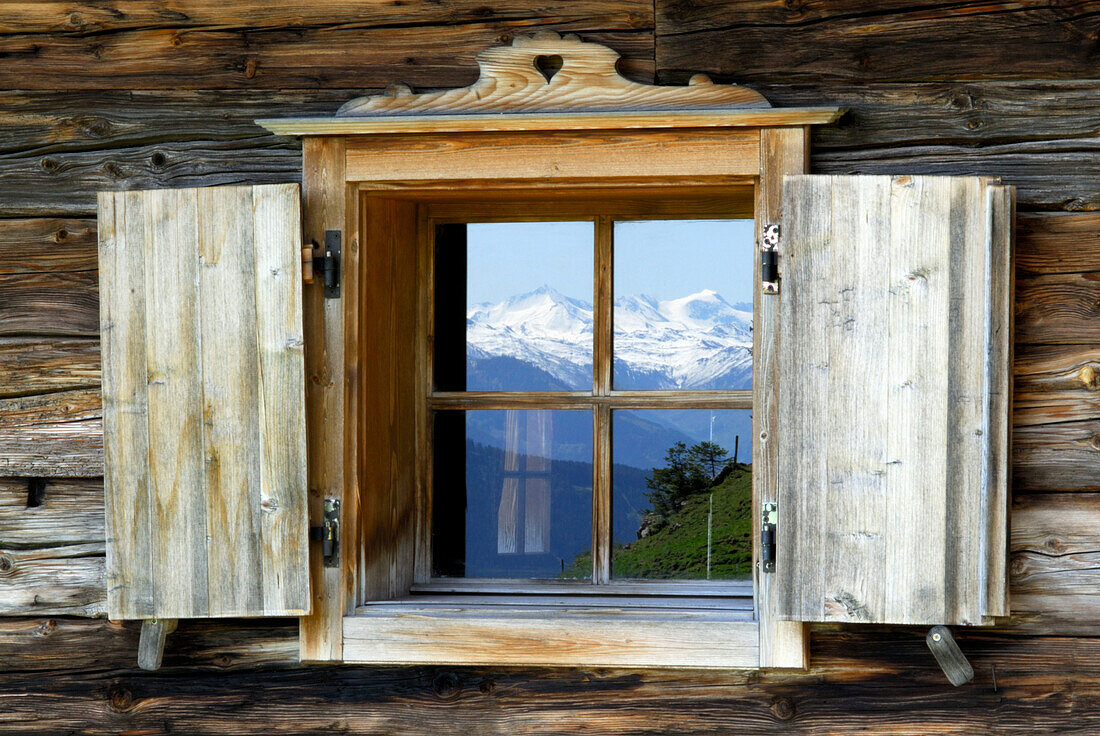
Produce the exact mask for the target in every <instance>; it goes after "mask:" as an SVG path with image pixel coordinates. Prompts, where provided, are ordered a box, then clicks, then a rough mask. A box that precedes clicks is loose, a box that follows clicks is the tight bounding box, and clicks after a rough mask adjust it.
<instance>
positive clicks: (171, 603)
mask: <svg viewBox="0 0 1100 736" xmlns="http://www.w3.org/2000/svg"><path fill="white" fill-rule="evenodd" d="M144 200H145V201H144V207H145V216H144V221H145V241H144V244H145V288H146V296H147V298H146V301H145V322H146V330H145V351H146V361H147V370H148V382H149V407H148V419H149V481H150V493H151V495H152V498H153V516H152V517H151V518H150V524H151V525H152V529H151V532H152V538H153V544H152V549H153V558H152V559H153V578H154V585H153V587H154V608H155V609H156V612H157V616H158V617H161V618H193V617H196V616H200V615H201V614H202V612H203V611H205V610H206V609H207V607H208V595H207V577H206V570H207V554H206V533H207V532H206V530H207V527H206V488H205V486H206V483H205V477H204V472H203V416H202V376H201V366H202V360H201V354H200V344H199V340H200V331H199V309H198V307H199V299H200V296H199V261H198V256H199V242H198V232H197V228H196V224H197V217H198V214H197V209H196V204H197V203H196V201H195V193H194V190H186V189H170V190H164V191H151V192H146V193H145V194H144Z"/></svg>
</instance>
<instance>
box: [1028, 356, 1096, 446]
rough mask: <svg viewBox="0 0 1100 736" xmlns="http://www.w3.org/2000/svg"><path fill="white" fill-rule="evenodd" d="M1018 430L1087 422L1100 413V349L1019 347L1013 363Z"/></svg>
mask: <svg viewBox="0 0 1100 736" xmlns="http://www.w3.org/2000/svg"><path fill="white" fill-rule="evenodd" d="M1013 373H1014V374H1015V381H1016V384H1015V385H1016V391H1015V395H1014V397H1013V401H1012V423H1013V424H1014V425H1015V426H1017V427H1024V426H1038V425H1044V424H1056V423H1059V422H1074V421H1087V420H1089V419H1092V418H1094V417H1096V416H1097V415H1098V414H1100V348H1098V347H1095V346H1093V345H1021V346H1019V347H1018V348H1017V349H1016V355H1015V360H1014V361H1013Z"/></svg>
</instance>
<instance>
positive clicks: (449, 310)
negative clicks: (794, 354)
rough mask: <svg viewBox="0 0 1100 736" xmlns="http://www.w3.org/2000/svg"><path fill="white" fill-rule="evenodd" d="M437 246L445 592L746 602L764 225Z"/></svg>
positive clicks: (623, 227) (479, 228)
mask: <svg viewBox="0 0 1100 736" xmlns="http://www.w3.org/2000/svg"><path fill="white" fill-rule="evenodd" d="M590 206H592V207H593V210H594V211H595V206H594V205H590ZM521 207H522V205H521ZM517 211H518V212H521V213H522V212H523V211H525V210H523V209H519V210H517ZM430 222H431V223H435V220H431V221H430ZM429 227H431V225H429ZM434 235H435V237H434V247H433V248H432V249H431V252H430V255H431V257H433V259H434V264H433V266H432V270H433V271H434V274H435V278H434V295H433V296H434V298H433V299H432V312H433V316H434V325H433V327H432V329H430V330H429V331H428V334H429V335H430V336H431V337H430V339H431V340H432V345H431V350H429V351H428V352H429V353H430V354H431V355H432V356H433V360H432V366H431V368H432V374H431V379H430V383H431V385H432V386H434V390H433V391H431V392H430V394H429V396H428V397H427V410H428V411H429V412H430V417H429V418H428V420H427V425H428V426H429V427H430V428H431V432H432V440H431V442H432V469H431V471H430V477H431V485H432V491H431V508H432V518H431V527H432V532H431V548H430V550H418V553H419V554H425V553H427V554H430V555H431V564H430V567H431V570H432V578H433V580H439V579H441V578H467V579H471V581H470V582H471V584H470V585H468V586H467V587H468V589H471V590H474V589H478V590H480V591H482V592H484V591H491V590H497V589H499V588H498V587H496V586H494V585H493V584H492V583H493V581H496V580H510V581H512V582H513V583H514V584H513V585H512V586H511V588H510V589H512V590H517V589H520V586H519V585H518V582H519V581H522V580H529V581H533V580H539V581H542V582H543V583H548V582H550V581H555V582H559V583H563V582H566V581H576V582H578V583H580V582H581V581H585V582H586V583H587V584H588V585H591V584H593V583H595V584H597V585H600V586H603V587H601V590H602V591H604V592H608V593H611V592H615V591H617V590H618V589H619V586H618V585H617V583H619V582H621V581H631V580H639V579H644V580H695V581H704V582H705V581H710V582H711V583H714V585H711V586H708V587H707V588H705V590H706V591H707V592H709V593H711V594H718V593H725V594H726V595H731V596H745V595H748V594H750V593H751V588H749V587H747V586H746V584H748V585H751V582H750V581H751V560H752V529H751V522H750V516H751V508H752V479H751V437H752V418H751V408H752V390H751V389H752V298H753V289H752V274H753V255H754V252H755V249H754V248H753V222H752V220H751V219H749V220H734V219H721V220H719V219H707V220H700V219H679V220H674V219H667V218H661V219H649V220H642V219H617V218H615V217H613V216H610V215H602V216H594V217H593V218H592V219H588V220H574V221H553V220H543V221H524V222H509V221H505V220H496V221H487V222H469V223H465V222H458V223H449V222H448V223H439V224H435V226H434ZM594 275H595V276H594ZM423 567H428V565H423ZM476 581H480V587H478V584H477V582H476ZM719 581H741V582H742V583H743V584H742V585H732V586H722V585H718V584H717V583H719ZM429 583H430V581H429ZM418 589H419V590H425V591H427V590H432V589H433V586H432V585H431V584H426V585H422V586H421V587H419V588H418ZM557 589H558V590H559V591H561V592H567V591H576V590H577V586H575V585H574V586H557ZM650 590H651V592H652V593H653V594H660V593H661V587H660V586H651V588H650ZM673 590H675V591H677V592H679V593H681V594H682V593H683V591H684V586H679V587H678V588H675V589H673ZM702 590H704V588H702V587H700V591H702ZM624 604H627V602H626V601H624Z"/></svg>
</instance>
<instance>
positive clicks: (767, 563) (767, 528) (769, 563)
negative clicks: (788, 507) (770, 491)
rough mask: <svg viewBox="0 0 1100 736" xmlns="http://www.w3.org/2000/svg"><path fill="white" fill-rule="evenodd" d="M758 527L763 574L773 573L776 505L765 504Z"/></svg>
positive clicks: (776, 517) (777, 514) (777, 518)
mask: <svg viewBox="0 0 1100 736" xmlns="http://www.w3.org/2000/svg"><path fill="white" fill-rule="evenodd" d="M763 517H764V518H763V520H762V522H761V525H760V562H761V566H762V567H763V569H764V572H775V524H776V522H777V521H778V520H779V512H778V510H777V507H776V504H775V503H774V502H773V503H766V504H764V507H763Z"/></svg>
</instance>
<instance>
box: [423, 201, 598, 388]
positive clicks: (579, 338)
mask: <svg viewBox="0 0 1100 736" xmlns="http://www.w3.org/2000/svg"><path fill="white" fill-rule="evenodd" d="M457 229H461V230H458V231H457V232H456V230H457ZM594 232H595V231H594V225H593V223H592V222H494V223H477V224H469V225H453V226H443V228H441V229H440V231H439V237H437V240H436V242H437V247H436V260H437V271H436V285H437V286H436V290H437V293H436V315H437V326H436V332H437V346H438V343H439V341H440V340H442V342H443V347H444V351H443V352H442V353H441V354H438V355H437V358H436V361H437V363H436V374H437V386H438V388H440V389H442V390H467V391H565V390H570V391H571V390H586V389H590V388H591V387H592V260H593V248H594V245H593V243H594V238H595V235H594ZM463 261H464V262H463ZM463 273H464V274H465V276H466V281H465V284H464V285H461V284H458V283H456V282H458V281H459V280H460V278H461V275H462V274H463ZM460 291H464V293H460ZM462 315H464V316H465V320H464V321H459V320H461V319H462ZM456 334H461V335H463V336H464V339H463V340H461V341H455V338H454V336H455V335H456ZM451 342H460V344H461V348H459V346H458V345H454V346H450V343H451ZM449 346H450V347H449ZM460 351H461V352H460ZM459 361H461V363H462V364H463V365H464V371H462V372H459V371H458V370H457V368H458V365H459ZM462 384H464V385H462Z"/></svg>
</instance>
